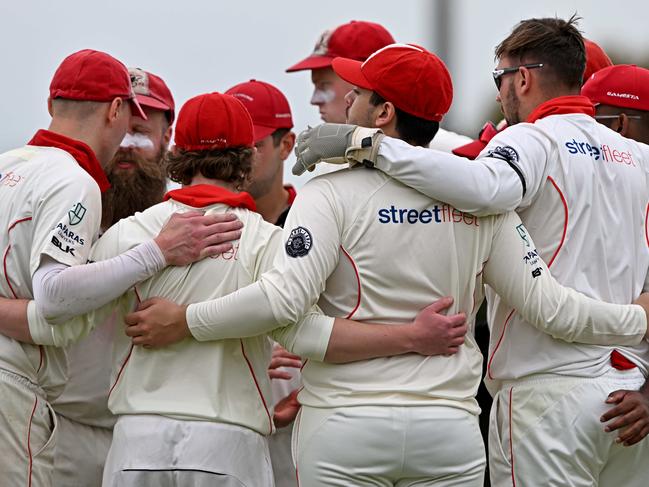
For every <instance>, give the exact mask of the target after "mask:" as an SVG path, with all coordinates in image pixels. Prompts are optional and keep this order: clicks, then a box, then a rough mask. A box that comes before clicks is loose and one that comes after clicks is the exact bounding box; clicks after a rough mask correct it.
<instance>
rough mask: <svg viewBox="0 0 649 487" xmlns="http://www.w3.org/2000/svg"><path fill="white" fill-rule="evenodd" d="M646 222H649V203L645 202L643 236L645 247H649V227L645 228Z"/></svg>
mask: <svg viewBox="0 0 649 487" xmlns="http://www.w3.org/2000/svg"><path fill="white" fill-rule="evenodd" d="M648 223H649V203H648V204H647V211H646V212H645V214H644V238H645V239H646V240H647V247H649V228H647V224H648Z"/></svg>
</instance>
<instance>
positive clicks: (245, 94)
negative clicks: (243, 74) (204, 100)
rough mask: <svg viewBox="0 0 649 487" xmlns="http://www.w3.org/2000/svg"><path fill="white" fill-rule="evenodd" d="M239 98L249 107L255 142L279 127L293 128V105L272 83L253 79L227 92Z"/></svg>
mask: <svg viewBox="0 0 649 487" xmlns="http://www.w3.org/2000/svg"><path fill="white" fill-rule="evenodd" d="M225 93H226V94H227V95H232V96H234V97H235V98H237V99H238V100H239V101H241V103H243V104H244V106H245V107H246V108H247V109H248V113H250V117H251V118H252V125H253V127H254V130H255V142H259V141H260V140H262V139H263V138H265V137H268V136H269V135H270V134H272V133H273V132H275V130H277V129H284V128H286V129H291V128H293V118H292V116H291V107H290V106H289V104H288V100H287V99H286V97H285V96H284V94H283V93H282V92H281V91H279V90H278V89H277V88H276V87H274V86H273V85H271V84H270V83H265V82H263V81H257V80H254V79H251V80H250V81H246V82H245V83H240V84H238V85H236V86H233V87H232V88H230V89H229V90H228V91H226V92H225Z"/></svg>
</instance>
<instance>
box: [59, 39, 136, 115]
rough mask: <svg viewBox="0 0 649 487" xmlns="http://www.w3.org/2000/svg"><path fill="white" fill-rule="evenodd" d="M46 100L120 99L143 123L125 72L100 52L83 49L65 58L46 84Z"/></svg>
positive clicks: (120, 65)
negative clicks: (47, 85) (127, 102)
mask: <svg viewBox="0 0 649 487" xmlns="http://www.w3.org/2000/svg"><path fill="white" fill-rule="evenodd" d="M50 98H52V99H55V98H64V99H67V100H79V101H99V102H111V101H113V100H114V99H115V98H123V99H125V100H128V101H129V102H130V103H131V107H132V108H133V109H134V110H133V112H134V114H136V115H138V116H140V117H142V118H143V119H145V120H146V115H145V114H144V111H143V110H142V107H140V104H139V103H138V101H137V100H136V99H135V93H133V88H132V87H131V77H130V76H129V74H128V69H126V66H124V65H123V64H122V63H121V62H119V61H118V60H117V59H115V58H114V57H113V56H111V55H109V54H106V53H105V52H101V51H93V50H92V49H84V50H82V51H78V52H75V53H74V54H70V55H69V56H68V57H66V58H65V59H64V60H63V62H62V63H61V65H60V66H59V67H58V69H57V70H56V72H55V73H54V77H53V78H52V82H51V83H50Z"/></svg>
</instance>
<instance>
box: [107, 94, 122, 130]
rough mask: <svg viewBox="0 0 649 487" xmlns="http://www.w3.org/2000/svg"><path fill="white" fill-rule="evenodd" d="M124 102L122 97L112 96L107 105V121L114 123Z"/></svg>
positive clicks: (120, 113)
mask: <svg viewBox="0 0 649 487" xmlns="http://www.w3.org/2000/svg"><path fill="white" fill-rule="evenodd" d="M123 103H124V100H123V99H122V98H114V99H113V101H111V102H110V105H109V106H108V114H107V117H108V123H109V124H113V123H115V122H116V121H117V120H118V119H119V117H120V116H123V115H122V104H123Z"/></svg>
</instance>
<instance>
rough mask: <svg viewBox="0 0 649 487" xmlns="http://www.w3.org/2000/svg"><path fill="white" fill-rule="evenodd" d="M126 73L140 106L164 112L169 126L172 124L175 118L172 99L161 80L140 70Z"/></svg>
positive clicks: (133, 69)
mask: <svg viewBox="0 0 649 487" xmlns="http://www.w3.org/2000/svg"><path fill="white" fill-rule="evenodd" d="M128 72H129V75H130V76H131V85H132V86H133V92H134V93H135V98H136V100H137V101H138V102H139V103H140V105H142V106H143V107H149V108H153V109H154V110H161V111H163V112H165V113H166V114H167V118H168V119H169V124H172V123H174V119H175V117H176V113H175V108H176V105H175V103H174V97H173V96H172V94H171V91H170V90H169V87H168V86H167V84H166V83H165V82H164V81H162V78H160V77H159V76H156V75H155V74H153V73H150V72H148V71H144V70H143V69H140V68H129V69H128Z"/></svg>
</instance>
